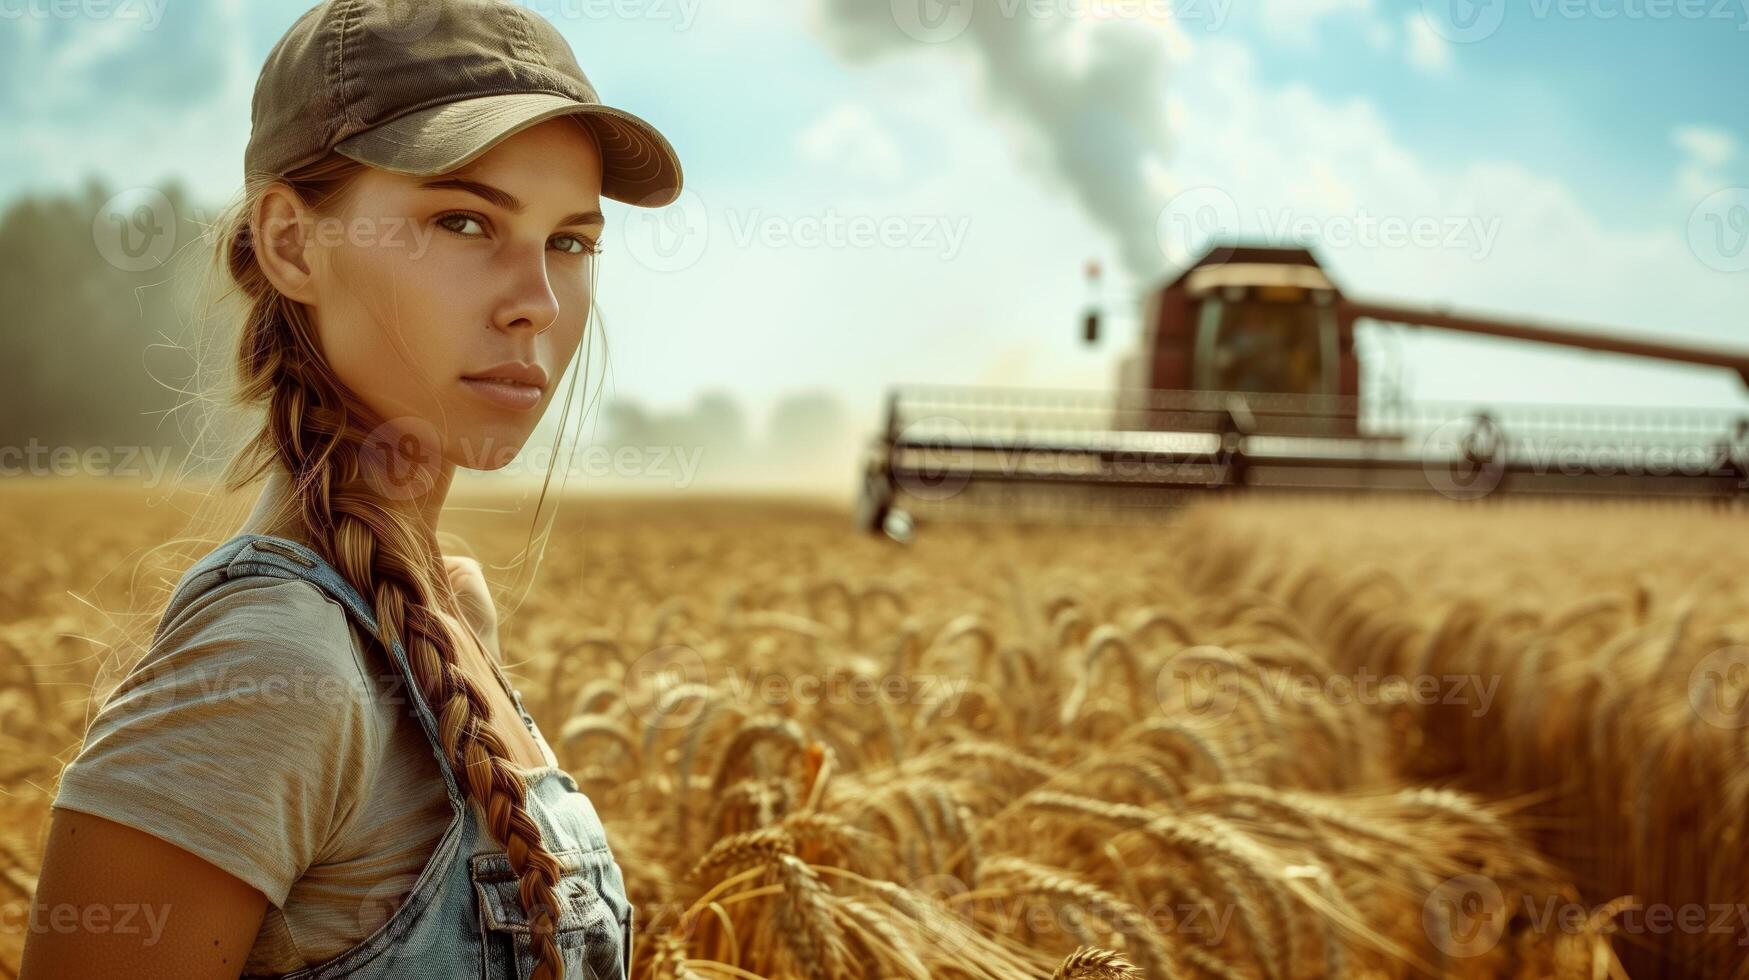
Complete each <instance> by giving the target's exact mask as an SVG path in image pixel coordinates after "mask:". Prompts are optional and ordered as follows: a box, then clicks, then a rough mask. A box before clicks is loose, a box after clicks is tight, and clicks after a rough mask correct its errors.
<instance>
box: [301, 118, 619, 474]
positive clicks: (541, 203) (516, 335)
mask: <svg viewBox="0 0 1749 980" xmlns="http://www.w3.org/2000/svg"><path fill="white" fill-rule="evenodd" d="M579 122H580V121H579V120H574V119H570V118H566V117H560V118H557V119H552V120H548V121H546V122H544V123H540V124H537V125H535V126H532V127H530V128H528V129H525V130H523V131H521V132H520V133H517V134H515V135H513V136H511V137H509V138H507V139H505V140H504V141H503V142H501V143H499V144H498V145H496V146H494V147H493V148H492V149H490V150H488V151H487V152H486V153H484V154H482V155H481V156H479V157H477V158H475V160H474V161H473V162H472V163H470V164H468V165H466V166H464V167H462V168H461V169H459V170H456V171H454V172H451V173H447V174H443V175H441V176H438V177H410V176H405V175H401V174H394V173H389V172H387V171H383V170H378V169H376V168H366V169H365V171H364V173H363V174H361V175H360V177H359V178H358V182H357V184H356V185H355V186H354V187H353V188H352V193H351V194H350V195H349V196H348V198H347V199H346V201H345V203H344V204H343V205H342V206H341V208H340V209H339V210H338V211H337V212H336V213H334V214H333V215H330V216H324V218H317V219H315V220H316V222H317V228H318V229H320V228H321V227H322V225H321V222H322V221H323V220H325V219H327V218H332V219H336V220H333V221H331V222H330V223H329V226H328V231H329V234H328V236H327V240H326V241H322V240H318V241H317V242H316V243H315V247H314V249H313V250H312V251H307V252H306V254H307V255H308V257H309V259H310V262H309V268H310V275H309V281H308V283H307V286H308V292H309V298H308V299H307V300H306V302H307V303H308V305H309V306H310V307H311V308H312V311H313V314H314V316H315V320H316V326H317V330H318V333H319V335H320V338H321V344H322V347H323V350H324V352H325V354H326V356H327V359H328V362H329V364H330V365H331V366H332V368H333V370H334V371H335V373H336V374H338V376H339V377H340V380H341V381H342V382H344V383H345V384H346V385H347V387H348V388H350V389H351V390H352V391H353V392H354V393H355V394H356V395H357V396H358V397H359V398H361V399H362V400H363V401H364V402H365V403H366V404H367V405H369V406H370V407H371V408H372V409H373V410H374V411H376V412H377V413H378V414H379V415H380V416H381V417H382V418H384V419H388V420H389V425H390V426H391V427H392V428H393V431H392V432H383V433H377V434H373V438H377V439H381V438H384V437H387V438H388V439H391V440H395V441H398V442H399V443H400V444H401V445H402V446H403V447H405V446H406V438H407V436H408V435H409V434H410V435H412V436H414V437H415V438H416V439H417V440H418V442H419V444H420V445H419V448H420V449H421V450H422V457H421V458H422V459H424V460H427V461H429V462H432V463H436V462H438V461H437V460H432V459H431V457H430V453H432V452H437V453H440V454H441V457H442V460H443V461H444V462H447V463H450V464H453V465H455V466H464V467H468V468H472V469H497V468H499V467H501V466H503V465H505V464H506V463H508V462H509V461H510V460H511V458H512V457H514V456H515V455H516V454H517V453H518V452H520V451H521V448H522V445H523V443H524V441H525V440H526V439H527V438H528V436H529V433H530V432H531V431H532V430H533V428H534V425H535V423H536V422H537V421H538V420H539V419H540V417H541V415H542V414H543V413H544V412H545V410H546V406H547V403H548V402H549V401H550V400H551V398H552V396H553V392H554V391H555V390H556V389H557V387H558V382H559V376H560V374H561V373H562V372H563V370H564V368H565V366H566V365H567V364H569V363H570V361H571V358H572V355H573V354H574V353H576V350H577V346H578V344H579V343H581V342H582V338H583V331H584V328H585V325H586V324H587V323H588V320H589V307H590V303H591V301H592V297H591V296H590V272H591V267H592V265H593V262H594V259H593V257H592V255H591V253H592V252H593V251H594V250H595V249H596V248H597V246H598V244H599V242H600V241H601V231H602V216H601V197H600V195H601V157H600V151H599V150H598V148H597V146H596V144H595V141H594V140H593V139H592V138H591V136H590V135H589V133H587V132H586V131H585V130H584V129H583V127H582V126H581V125H580V124H579ZM318 239H320V236H319V235H318ZM494 375H511V376H512V377H510V378H507V379H505V380H501V381H490V380H481V379H485V378H490V377H492V376H494ZM542 379H544V380H542ZM530 381H534V382H535V385H533V386H531V385H530V384H528V382H530Z"/></svg>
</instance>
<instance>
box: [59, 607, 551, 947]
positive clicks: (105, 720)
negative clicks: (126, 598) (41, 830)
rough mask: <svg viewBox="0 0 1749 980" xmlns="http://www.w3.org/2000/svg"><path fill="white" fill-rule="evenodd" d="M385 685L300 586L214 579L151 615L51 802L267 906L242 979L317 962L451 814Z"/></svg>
mask: <svg viewBox="0 0 1749 980" xmlns="http://www.w3.org/2000/svg"><path fill="white" fill-rule="evenodd" d="M399 676H400V675H399V674H397V673H396V672H395V671H394V669H393V667H392V665H391V664H390V663H389V661H388V658H387V657H386V656H385V655H384V654H383V653H382V652H381V648H380V647H379V646H378V645H377V644H376V643H375V642H374V640H373V639H372V638H370V637H369V636H368V635H367V634H365V633H364V632H363V630H362V628H361V627H360V626H359V625H358V623H357V622H356V621H355V620H354V619H353V618H352V617H350V616H348V615H347V614H346V610H345V609H344V608H342V607H341V605H340V604H339V603H337V602H335V601H334V600H332V599H330V598H329V597H328V596H327V595H326V594H325V593H324V592H322V590H321V589H320V588H319V587H317V586H316V585H314V584H312V583H310V582H306V581H304V580H302V579H285V578H276V577H273V576H270V575H243V576H239V577H237V578H232V579H228V580H224V581H221V582H219V583H218V584H216V585H213V586H212V587H211V588H209V589H208V590H207V591H205V592H203V593H201V594H200V595H198V596H197V597H195V598H194V599H193V600H192V601H188V602H183V603H182V604H181V608H176V607H174V606H173V607H172V608H170V609H168V610H166V611H165V618H164V619H163V621H162V622H161V625H160V628H159V632H158V636H157V639H156V640H154V641H153V643H152V645H151V647H150V649H149V650H148V651H147V652H146V654H145V655H144V656H143V657H142V658H141V660H140V662H139V663H138V664H137V665H136V666H135V667H134V668H133V669H132V670H131V671H130V672H129V674H128V676H127V677H126V678H125V679H124V680H123V681H122V683H121V684H120V685H118V686H117V688H116V689H115V691H114V692H113V693H112V694H111V695H110V697H109V699H108V700H107V701H106V702H105V703H104V706H103V707H102V708H101V709H100V710H99V712H98V714H97V715H96V717H95V718H94V719H93V721H92V724H91V728H90V731H89V732H88V733H87V735H86V738H85V743H84V746H83V748H82V749H81V750H80V753H79V755H78V756H77V757H76V758H75V759H74V760H73V761H72V762H71V763H70V764H69V765H68V767H67V768H66V769H65V770H64V772H63V774H62V777H61V782H60V787H59V791H58V795H57V797H56V799H55V803H54V805H55V806H61V807H66V808H69V809H73V810H81V811H84V812H86V813H93V814H97V815H98V816H102V817H106V818H108V819H110V820H113V821H115V822H117V823H122V824H126V825H128V826H131V827H136V828H138V829H140V830H143V831H146V832H147V833H150V834H153V835H155V836H158V837H161V838H163V839H164V840H167V841H169V842H171V843H172V844H175V845H177V846H179V847H181V848H183V849H185V850H187V851H190V852H192V853H194V854H197V855H199V856H200V857H202V858H205V859H206V860H207V861H210V862H211V863H213V864H214V865H217V866H218V867H220V868H222V869H224V870H225V871H228V872H230V873H231V874H233V875H235V876H236V877H238V878H240V879H242V880H243V881H245V882H248V883H249V884H250V885H253V886H254V887H256V888H258V889H260V890H261V892H262V893H263V894H265V895H266V896H267V899H268V902H269V903H270V907H269V908H268V910H267V914H266V916H265V918H264V919H263V921H262V924H261V932H260V934H259V935H258V936H257V937H256V940H255V946H254V948H253V949H252V950H251V951H250V954H249V957H248V959H247V961H246V963H245V965H244V970H245V972H247V973H269V974H273V973H285V972H289V971H292V970H296V969H300V968H302V967H305V966H308V965H311V964H314V963H319V962H322V961H323V960H326V959H329V958H331V957H333V956H334V955H335V954H337V953H340V952H342V951H344V950H346V949H347V948H349V947H351V946H353V945H355V944H357V943H358V942H359V941H360V940H362V939H363V938H365V937H366V936H367V935H369V934H370V933H371V932H373V931H374V930H375V929H376V928H377V927H378V926H379V925H380V924H381V923H382V922H383V920H384V919H385V918H387V916H388V914H389V913H390V912H392V911H393V909H394V908H395V906H396V905H398V904H399V902H400V900H401V898H402V897H403V896H405V894H406V893H407V892H408V891H410V890H411V889H412V887H413V883H414V882H415V881H416V880H417V878H418V876H419V872H420V871H421V870H422V869H423V868H424V866H425V864H426V863H427V862H428V861H429V860H430V857H431V853H432V850H433V849H434V848H435V846H436V844H437V841H438V839H439V838H440V837H441V836H442V834H443V831H444V829H445V827H446V826H447V825H448V823H449V821H450V819H451V816H452V811H451V809H450V806H449V800H448V797H447V795H446V794H445V792H444V784H443V777H442V775H441V773H440V771H439V769H438V767H437V761H436V759H435V758H434V757H433V752H432V746H431V743H430V741H429V740H428V739H426V737H425V735H424V732H423V731H422V730H421V729H420V727H419V724H418V722H417V720H416V719H415V718H414V716H413V713H412V709H411V706H410V704H409V703H408V700H407V699H408V697H409V693H408V692H407V690H405V685H404V684H402V683H400V681H399ZM542 750H543V751H544V752H548V753H549V754H550V750H549V749H547V747H546V746H545V745H544V741H543V745H542Z"/></svg>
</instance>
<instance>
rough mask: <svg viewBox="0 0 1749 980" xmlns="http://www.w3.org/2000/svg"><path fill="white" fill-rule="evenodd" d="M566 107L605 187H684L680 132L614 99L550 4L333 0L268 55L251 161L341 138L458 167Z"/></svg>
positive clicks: (672, 194) (669, 197) (651, 194)
mask: <svg viewBox="0 0 1749 980" xmlns="http://www.w3.org/2000/svg"><path fill="white" fill-rule="evenodd" d="M564 115H572V116H578V117H580V118H581V119H582V121H584V122H585V123H587V124H588V126H589V127H590V128H591V129H592V130H593V131H594V133H595V136H596V138H597V141H598V142H599V143H600V146H601V157H602V175H601V194H602V196H603V197H607V198H611V199H613V200H616V201H622V202H625V203H627V204H633V205H637V206H640V207H661V206H662V205H665V204H669V203H671V202H673V201H674V200H675V199H676V198H677V197H679V195H680V187H681V171H680V158H679V157H678V156H677V155H676V154H675V152H674V148H673V147H672V146H670V145H669V143H668V140H667V139H666V138H664V137H663V136H662V134H661V133H660V132H658V131H657V130H656V128H655V127H654V126H651V125H650V124H649V123H648V122H645V121H644V120H643V119H640V118H638V117H637V116H635V115H633V114H632V113H630V112H627V111H625V110H624V109H619V108H615V107H613V106H608V105H604V104H603V103H602V102H601V100H600V98H599V97H598V96H597V94H596V92H595V87H594V86H593V85H591V84H590V83H589V79H588V77H587V76H585V75H584V74H583V69H582V68H580V67H578V65H577V59H576V57H575V55H573V54H572V53H571V46H570V45H569V44H568V43H566V41H565V39H564V37H563V36H561V35H560V34H559V32H558V30H557V29H556V28H554V27H553V25H552V24H550V23H548V22H547V20H546V19H545V18H543V17H541V16H540V15H538V14H536V13H533V12H531V11H529V10H527V9H525V8H523V7H520V6H517V5H516V4H514V3H510V2H505V0H419V2H418V3H396V2H392V0H325V2H323V3H320V4H318V5H316V6H315V7H312V8H310V9H309V10H308V11H305V12H304V14H303V15H302V16H300V17H299V18H298V19H297V22H296V23H294V24H292V26H291V28H290V29H289V30H287V31H286V33H285V36H284V37H282V38H280V39H279V41H278V43H276V44H275V45H274V46H273V50H272V51H270V52H269V53H268V55H267V61H266V62H265V63H264V64H263V65H262V67H261V75H260V77H259V78H257V79H256V82H255V95H254V99H253V102H252V104H251V111H250V130H249V145H248V147H247V148H246V149H245V150H244V151H243V169H244V173H245V174H250V175H253V174H258V173H269V174H274V175H280V174H284V173H287V172H289V171H291V170H295V169H297V168H298V167H301V166H304V165H305V164H309V163H314V162H315V161H317V160H320V159H321V158H322V157H324V156H326V155H327V154H328V152H329V151H330V150H337V151H339V152H340V153H341V154H343V155H345V156H348V157H351V158H352V159H354V160H357V161H359V162H361V163H366V164H370V165H371V166H374V167H380V168H382V169H384V170H389V171H393V172H395V173H403V174H414V175H421V176H424V175H430V174H437V173H444V172H446V171H450V170H454V169H456V168H457V167H460V166H462V165H464V164H466V163H467V162H469V161H470V160H473V159H474V158H475V157H477V156H479V155H480V154H482V153H484V152H486V151H487V150H489V149H491V148H492V147H493V146H494V145H496V144H497V143H498V142H500V141H501V140H503V139H505V138H506V137H508V136H510V135H512V134H514V133H517V132H519V131H521V130H523V129H526V128H528V127H530V126H533V125H535V124H536V123H539V122H543V121H545V120H548V119H552V118H555V117H558V116H564Z"/></svg>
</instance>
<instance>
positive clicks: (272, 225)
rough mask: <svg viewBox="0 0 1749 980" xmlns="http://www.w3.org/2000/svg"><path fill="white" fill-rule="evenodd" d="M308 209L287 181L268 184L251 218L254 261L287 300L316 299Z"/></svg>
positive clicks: (305, 300)
mask: <svg viewBox="0 0 1749 980" xmlns="http://www.w3.org/2000/svg"><path fill="white" fill-rule="evenodd" d="M311 218H312V215H311V214H310V211H309V209H308V208H307V207H306V206H305V205H304V202H303V200H302V199H300V198H299V197H298V195H297V193H296V192H295V191H293V190H292V189H291V188H290V187H288V186H286V185H285V184H274V185H273V186H271V187H269V188H268V189H267V190H266V191H265V192H264V193H263V194H262V195H261V197H260V199H259V200H257V201H256V202H255V213H254V214H252V215H251V216H250V219H249V234H250V235H251V236H252V237H253V239H254V241H255V261H257V262H259V263H261V271H262V273H263V274H265V275H266V276H267V279H268V281H269V282H271V283H273V287H274V288H275V289H277V290H279V292H280V294H281V295H283V296H285V297H286V298H287V299H291V300H295V301H297V302H299V303H305V304H310V303H314V302H315V298H316V290H315V283H314V281H313V277H312V275H311V256H312V253H313V252H314V247H313V246H314V237H315V236H314V235H313V234H312V231H313V229H312V226H311Z"/></svg>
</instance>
